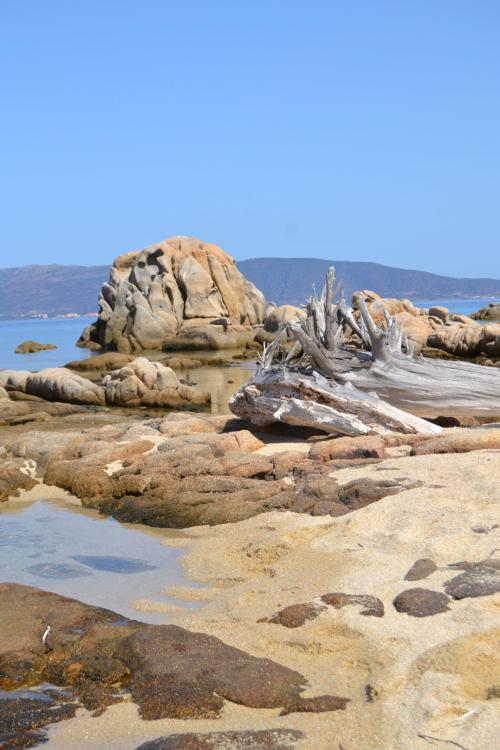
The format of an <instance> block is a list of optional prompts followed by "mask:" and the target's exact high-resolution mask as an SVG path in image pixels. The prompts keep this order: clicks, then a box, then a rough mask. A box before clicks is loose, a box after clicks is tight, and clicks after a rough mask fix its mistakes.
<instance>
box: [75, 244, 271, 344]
mask: <svg viewBox="0 0 500 750" xmlns="http://www.w3.org/2000/svg"><path fill="white" fill-rule="evenodd" d="M264 314H265V301H264V295H263V294H262V292H260V291H259V290H258V289H257V288H256V287H255V286H254V285H253V284H252V283H251V282H249V281H248V280H247V279H245V278H244V277H243V276H242V274H241V273H240V272H239V271H238V269H237V268H236V264H235V262H234V260H233V258H231V257H230V256H229V255H227V253H225V252H224V251H223V250H221V248H220V247H217V246H216V245H212V244H209V243H203V242H201V241H200V240H197V239H195V238H194V237H171V238H170V239H168V240H164V241H163V242H160V243H158V244H155V245H150V246H149V247H146V248H145V249H144V250H142V251H140V252H131V253H126V254H125V255H120V256H119V257H118V258H116V260H115V261H114V263H113V266H112V268H111V274H110V278H109V282H108V283H104V284H103V285H102V288H101V292H100V294H99V316H98V319H97V321H96V322H95V323H93V324H92V325H91V326H89V327H88V328H86V329H85V330H84V331H83V333H82V335H81V336H80V339H79V340H78V342H77V343H78V345H79V346H83V347H88V348H90V349H94V350H101V349H102V350H106V349H109V350H116V351H119V352H126V353H129V352H134V351H140V350H143V349H162V348H168V349H179V348H217V349H219V348H232V347H233V346H241V345H243V346H244V345H245V344H246V342H247V340H249V339H251V338H252V326H254V325H257V324H261V323H262V322H263V320H264Z"/></svg>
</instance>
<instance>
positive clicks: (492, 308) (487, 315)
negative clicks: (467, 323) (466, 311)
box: [471, 302, 500, 321]
mask: <svg viewBox="0 0 500 750" xmlns="http://www.w3.org/2000/svg"><path fill="white" fill-rule="evenodd" d="M471 317H472V318H474V320H498V321H500V302H491V303H490V304H489V305H486V307H482V308H481V309H480V310H478V311H477V312H475V313H474V314H473V315H472V316H471Z"/></svg>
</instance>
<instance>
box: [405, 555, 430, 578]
mask: <svg viewBox="0 0 500 750" xmlns="http://www.w3.org/2000/svg"><path fill="white" fill-rule="evenodd" d="M436 570H437V565H436V563H435V562H434V560H431V559H430V558H429V557H422V558H420V560H416V562H414V563H413V565H412V566H411V568H410V569H409V571H408V573H407V574H406V575H405V581H421V580H422V578H428V577H429V576H430V575H432V573H434V572H435V571H436Z"/></svg>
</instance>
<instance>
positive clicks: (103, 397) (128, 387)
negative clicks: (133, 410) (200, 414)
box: [0, 355, 210, 409]
mask: <svg viewBox="0 0 500 750" xmlns="http://www.w3.org/2000/svg"><path fill="white" fill-rule="evenodd" d="M119 356H121V355H119ZM110 361H112V358H110V356H109V355H107V358H106V363H108V364H109V363H110ZM70 364H71V363H70ZM102 364H104V363H102ZM0 385H3V386H4V387H5V389H6V390H7V392H9V391H15V392H21V393H23V394H25V396H26V397H31V398H37V399H42V400H44V401H48V402H54V401H57V402H61V403H69V404H81V405H88V406H104V405H106V404H108V405H110V406H150V407H158V406H163V407H167V408H171V409H172V408H175V409H185V408H190V409H196V408H205V407H206V406H208V404H209V403H210V394H208V393H204V392H202V391H199V390H197V389H196V388H193V387H192V386H189V385H185V384H183V383H181V382H180V381H179V379H178V378H177V375H176V374H175V372H174V371H173V370H172V369H171V368H170V367H167V366H165V365H163V364H161V363H160V362H151V361H150V360H149V359H146V358H145V357H137V358H135V359H132V360H131V361H128V362H127V363H125V364H124V365H123V366H121V367H120V368H119V369H117V370H113V371H112V372H111V373H107V374H105V375H103V376H102V378H101V380H100V381H99V382H93V381H92V380H90V379H88V378H85V377H82V376H81V375H78V374H77V373H76V372H73V371H72V370H70V369H67V368H65V367H55V368H49V369H45V370H40V371H39V372H33V373H32V372H18V371H15V370H3V371H0Z"/></svg>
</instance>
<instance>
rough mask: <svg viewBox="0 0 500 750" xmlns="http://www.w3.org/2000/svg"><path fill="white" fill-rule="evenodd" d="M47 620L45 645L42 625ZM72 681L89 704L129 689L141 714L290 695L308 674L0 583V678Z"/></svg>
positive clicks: (210, 710) (261, 704)
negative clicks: (304, 674) (304, 675)
mask: <svg viewBox="0 0 500 750" xmlns="http://www.w3.org/2000/svg"><path fill="white" fill-rule="evenodd" d="M47 624H50V625H51V633H50V637H49V640H48V641H47V645H44V644H43V643H42V635H43V633H44V631H45V628H46V626H47ZM41 682H50V683H52V684H54V685H59V686H66V687H70V688H71V690H72V692H73V693H74V694H75V696H77V698H78V699H79V700H80V702H81V703H82V704H83V705H84V706H86V707H87V708H88V709H89V710H92V711H101V710H104V709H105V708H106V707H107V706H108V705H110V703H113V702H116V701H120V700H122V699H123V696H120V694H119V691H118V688H122V689H123V690H125V691H126V692H129V693H130V694H131V697H132V700H133V701H134V702H136V703H137V704H138V706H139V711H140V714H141V716H142V717H143V718H145V719H160V718H213V717H216V716H218V715H219V713H220V711H221V709H222V707H223V705H224V701H225V700H229V701H232V702H234V703H239V704H241V705H244V706H251V707H254V708H278V707H282V708H285V707H288V706H291V705H293V704H294V703H295V702H296V701H298V700H299V698H300V693H301V691H302V689H303V688H304V687H305V684H306V683H305V680H304V678H303V677H302V676H301V675H300V674H298V673H297V672H294V671H293V670H291V669H288V668H286V667H283V666H281V665H279V664H277V663H276V662H273V661H271V660H269V659H259V658H255V657H253V656H250V655H249V654H246V653H245V652H244V651H240V650H239V649H236V648H233V647H231V646H227V645H226V644H225V643H223V642H222V641H220V640H219V639H218V638H214V637H212V636H208V635H204V634H203V633H191V632H189V631H188V630H185V629H184V628H180V627H177V626H175V625H148V624H145V623H140V622H136V621H134V620H129V619H127V618H123V617H120V616H118V615H117V614H116V613H114V612H111V611H109V610H105V609H101V608H98V607H91V606H89V605H87V604H82V603H81V602H78V601H76V600H74V599H68V598H66V597H62V596H59V595H57V594H52V593H50V592H47V591H41V590H40V589H35V588H31V587H29V586H20V585H17V584H8V583H3V584H0V688H1V689H5V690H12V689H14V688H15V689H20V688H22V687H23V686H25V685H32V684H37V683H41Z"/></svg>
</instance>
